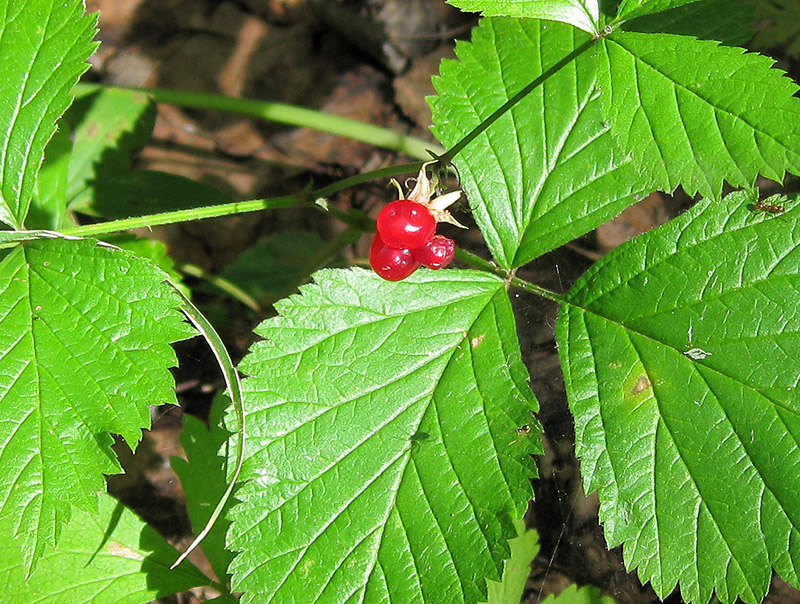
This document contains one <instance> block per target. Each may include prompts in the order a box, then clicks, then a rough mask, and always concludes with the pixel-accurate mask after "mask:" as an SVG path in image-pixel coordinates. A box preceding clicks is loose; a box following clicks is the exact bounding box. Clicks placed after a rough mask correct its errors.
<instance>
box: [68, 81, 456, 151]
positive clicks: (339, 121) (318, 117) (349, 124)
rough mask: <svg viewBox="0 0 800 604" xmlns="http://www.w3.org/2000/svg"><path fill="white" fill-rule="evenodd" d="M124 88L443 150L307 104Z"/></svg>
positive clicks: (394, 147) (378, 142)
mask: <svg viewBox="0 0 800 604" xmlns="http://www.w3.org/2000/svg"><path fill="white" fill-rule="evenodd" d="M101 88H103V86H101V85H98V84H87V83H81V84H78V85H77V86H76V87H75V93H76V94H78V95H82V94H88V93H90V92H93V91H94V90H99V89H101ZM125 89H126V90H134V91H137V92H144V93H146V94H149V95H150V96H151V97H152V98H153V100H154V101H156V102H157V103H167V104H170V105H178V106H180V107H190V108H193V109H210V110H214V111H224V112H226V113H236V114H239V115H248V116H251V117H256V118H259V119H263V120H269V121H272V122H280V123H281V124H289V125H291V126H299V127H303V128H312V129H314V130H319V131H321V132H329V133H330V134H335V135H337V136H342V137H345V138H350V139H352V140H356V141H360V142H362V143H368V144H370V145H374V146H376V147H381V148H383V149H389V150H390V151H394V152H396V153H405V154H406V155H410V156H411V157H416V158H418V159H422V160H429V159H431V158H432V157H435V156H436V155H438V154H440V153H442V152H443V151H444V149H442V148H441V147H439V146H438V145H437V144H436V143H431V142H428V141H426V140H423V139H421V138H416V137H414V136H407V135H405V134H400V133H399V132H395V131H394V130H390V129H389V128H381V127H380V126H373V125H372V124H365V123H364V122H359V121H356V120H351V119H348V118H345V117H340V116H338V115H331V114H330V113H324V112H322V111H316V110H314V109H308V108H307V107H298V106H297V105H289V104H286V103H274V102H270V101H257V100H255V99H238V98H234V97H229V96H224V95H221V94H208V93H203V92H189V91H185V90H168V89H165V88H125Z"/></svg>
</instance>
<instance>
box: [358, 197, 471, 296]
mask: <svg viewBox="0 0 800 604" xmlns="http://www.w3.org/2000/svg"><path fill="white" fill-rule="evenodd" d="M455 253H456V242H455V241H453V240H452V239H448V238H447V237H445V236H444V235H437V234H436V219H435V218H434V216H433V214H432V213H431V211H430V209H429V208H427V207H426V206H425V205H423V204H421V203H417V202H416V201H411V200H410V199H398V200H397V201H393V202H392V203H390V204H389V205H387V206H386V207H385V208H383V210H382V211H381V213H380V214H379V215H378V232H377V233H376V234H375V237H374V239H373V240H372V245H371V246H370V249H369V263H370V265H371V266H372V268H373V270H374V271H375V272H376V273H378V274H379V275H380V276H381V277H383V278H384V279H387V280H389V281H400V280H401V279H405V278H406V277H408V276H409V275H410V274H411V273H413V272H414V271H415V270H417V269H418V268H419V266H420V265H422V266H427V267H428V268H432V269H439V268H444V267H445V266H447V265H448V264H450V262H452V261H453V256H455Z"/></svg>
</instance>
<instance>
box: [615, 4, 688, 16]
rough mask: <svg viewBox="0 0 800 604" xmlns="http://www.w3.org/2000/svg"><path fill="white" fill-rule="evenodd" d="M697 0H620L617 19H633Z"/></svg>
mask: <svg viewBox="0 0 800 604" xmlns="http://www.w3.org/2000/svg"><path fill="white" fill-rule="evenodd" d="M696 1H697V0H622V2H620V3H619V8H618V9H617V18H618V19H621V20H622V19H633V18H634V17H641V16H643V15H652V14H655V13H661V12H664V11H667V10H670V9H673V8H677V7H679V6H684V5H686V4H692V3H693V2H696Z"/></svg>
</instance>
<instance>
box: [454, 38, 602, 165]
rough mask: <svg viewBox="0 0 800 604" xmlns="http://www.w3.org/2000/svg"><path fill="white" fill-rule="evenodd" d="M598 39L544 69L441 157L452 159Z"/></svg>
mask: <svg viewBox="0 0 800 604" xmlns="http://www.w3.org/2000/svg"><path fill="white" fill-rule="evenodd" d="M596 42H597V40H596V39H595V38H590V39H589V40H587V41H586V42H584V43H583V44H581V45H580V46H578V47H577V48H576V49H575V50H573V51H572V52H571V53H569V54H568V55H566V56H565V57H563V58H562V59H561V60H559V61H558V62H556V63H554V64H553V65H552V66H550V67H549V68H548V69H546V70H545V71H543V72H542V73H541V74H540V75H539V76H538V77H537V78H536V79H535V80H533V81H532V82H531V83H530V84H528V85H527V86H525V88H523V89H522V90H520V91H519V92H518V93H517V94H515V95H514V96H512V97H511V98H510V99H508V100H507V101H506V102H505V103H503V105H502V106H501V107H500V108H499V109H497V110H496V111H495V112H494V113H492V114H491V115H490V116H489V117H487V118H486V119H485V120H483V121H482V122H481V123H480V124H478V125H477V126H476V127H475V129H474V130H472V131H471V132H470V133H469V134H467V135H466V136H465V137H464V138H462V139H461V140H460V141H458V142H457V143H456V144H455V145H453V146H452V147H451V148H450V149H448V150H447V152H445V153H444V154H443V155H440V156H439V159H440V160H441V161H444V162H448V161H451V160H452V159H453V158H454V157H455V156H456V155H457V154H458V153H459V152H460V151H461V150H462V149H463V148H464V147H466V146H467V145H468V144H470V143H471V142H472V141H473V140H475V139H476V138H477V137H478V136H480V135H481V134H482V133H483V132H484V131H485V130H486V129H487V128H488V127H489V126H491V125H492V124H494V123H495V122H496V121H497V120H498V119H500V117H501V116H502V115H503V114H504V113H506V112H507V111H508V110H509V109H511V108H512V107H513V106H514V105H516V104H517V103H519V102H520V101H521V100H522V99H523V98H524V97H525V96H527V95H528V94H530V92H532V91H533V90H535V89H536V88H538V87H539V86H541V85H542V84H543V83H544V82H545V80H547V79H549V78H550V77H552V76H553V75H554V74H555V73H556V72H557V71H558V70H560V69H561V68H562V67H564V66H566V65H567V64H568V63H570V62H571V61H572V60H574V59H575V58H577V57H578V56H580V55H581V54H583V53H584V52H586V51H587V50H588V49H589V48H591V47H592V46H593V45H594V44H595V43H596Z"/></svg>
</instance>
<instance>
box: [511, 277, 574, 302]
mask: <svg viewBox="0 0 800 604" xmlns="http://www.w3.org/2000/svg"><path fill="white" fill-rule="evenodd" d="M510 283H511V285H512V287H516V288H518V289H521V290H524V291H526V292H530V293H532V294H536V295H537V296H541V297H542V298H547V299H548V300H552V301H553V302H558V303H559V304H565V303H566V302H567V299H566V297H564V296H562V295H561V294H557V293H556V292H554V291H551V290H549V289H546V288H544V287H541V286H540V285H536V284H535V283H531V282H530V281H525V280H524V279H520V278H519V277H512V278H511V280H510Z"/></svg>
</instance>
